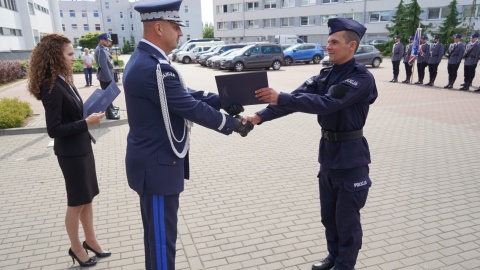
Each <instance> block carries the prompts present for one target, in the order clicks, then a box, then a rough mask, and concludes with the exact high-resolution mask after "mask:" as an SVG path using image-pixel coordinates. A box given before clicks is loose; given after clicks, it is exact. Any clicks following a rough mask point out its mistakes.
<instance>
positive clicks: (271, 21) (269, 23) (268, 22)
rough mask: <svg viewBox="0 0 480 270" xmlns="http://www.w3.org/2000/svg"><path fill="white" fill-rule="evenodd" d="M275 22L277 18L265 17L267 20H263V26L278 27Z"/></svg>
mask: <svg viewBox="0 0 480 270" xmlns="http://www.w3.org/2000/svg"><path fill="white" fill-rule="evenodd" d="M275 22H276V20H275V19H265V20H263V27H265V28H272V27H276V23H275Z"/></svg>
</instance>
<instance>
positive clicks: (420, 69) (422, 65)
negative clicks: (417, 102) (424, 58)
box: [417, 62, 428, 82]
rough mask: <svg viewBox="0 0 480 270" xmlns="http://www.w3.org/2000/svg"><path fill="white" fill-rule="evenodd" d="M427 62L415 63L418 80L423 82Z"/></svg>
mask: <svg viewBox="0 0 480 270" xmlns="http://www.w3.org/2000/svg"><path fill="white" fill-rule="evenodd" d="M427 65H428V64H427V62H423V63H417V71H418V81H419V82H423V79H424V78H425V68H426V67H427Z"/></svg>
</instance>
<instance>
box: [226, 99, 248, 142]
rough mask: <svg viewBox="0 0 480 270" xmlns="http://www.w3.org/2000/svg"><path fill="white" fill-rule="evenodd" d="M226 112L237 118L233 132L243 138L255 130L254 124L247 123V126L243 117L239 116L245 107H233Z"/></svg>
mask: <svg viewBox="0 0 480 270" xmlns="http://www.w3.org/2000/svg"><path fill="white" fill-rule="evenodd" d="M225 111H226V112H227V113H228V114H229V115H232V116H234V117H235V125H234V126H233V131H235V132H237V133H238V134H240V136H242V137H246V136H247V135H248V133H249V132H250V131H251V130H252V129H253V124H252V122H250V121H246V122H245V124H243V122H244V121H243V117H242V116H241V115H239V113H241V112H243V111H244V109H243V106H242V105H232V106H230V107H228V108H227V109H225Z"/></svg>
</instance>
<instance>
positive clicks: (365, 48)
mask: <svg viewBox="0 0 480 270" xmlns="http://www.w3.org/2000/svg"><path fill="white" fill-rule="evenodd" d="M354 57H355V60H356V61H357V63H360V64H364V65H371V66H372V67H379V66H380V64H381V63H382V62H383V56H382V52H381V51H379V50H377V48H375V47H374V46H372V45H360V46H359V47H358V49H357V51H356V52H355V55H354ZM329 59H330V58H329V57H328V56H325V58H323V60H322V65H323V66H330V65H331V63H330V62H329Z"/></svg>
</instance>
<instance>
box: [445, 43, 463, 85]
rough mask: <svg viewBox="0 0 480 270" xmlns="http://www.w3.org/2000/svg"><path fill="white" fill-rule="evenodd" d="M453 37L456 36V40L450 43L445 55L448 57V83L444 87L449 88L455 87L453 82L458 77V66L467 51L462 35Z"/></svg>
mask: <svg viewBox="0 0 480 270" xmlns="http://www.w3.org/2000/svg"><path fill="white" fill-rule="evenodd" d="M453 37H454V38H455V42H454V43H452V44H450V46H449V47H448V50H447V52H445V56H446V57H447V58H448V65H447V70H448V84H447V85H445V86H444V87H443V88H447V89H450V88H453V84H454V83H455V80H456V79H457V71H458V67H459V66H460V63H461V62H462V58H463V54H464V52H465V46H463V44H462V35H460V34H456V35H454V36H453Z"/></svg>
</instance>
